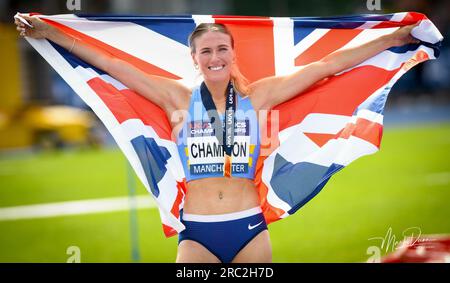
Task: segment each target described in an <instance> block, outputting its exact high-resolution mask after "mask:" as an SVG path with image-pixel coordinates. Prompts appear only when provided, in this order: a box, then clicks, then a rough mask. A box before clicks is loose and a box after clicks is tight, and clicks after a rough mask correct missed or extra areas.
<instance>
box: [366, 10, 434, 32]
mask: <svg viewBox="0 0 450 283" xmlns="http://www.w3.org/2000/svg"><path fill="white" fill-rule="evenodd" d="M427 19H428V18H427V17H426V16H425V15H424V14H421V13H416V12H408V13H406V15H405V17H404V18H403V19H402V20H401V21H399V22H396V21H384V22H381V23H379V24H377V25H375V26H373V27H372V28H393V27H401V26H407V25H412V24H415V23H417V22H419V21H422V20H427Z"/></svg>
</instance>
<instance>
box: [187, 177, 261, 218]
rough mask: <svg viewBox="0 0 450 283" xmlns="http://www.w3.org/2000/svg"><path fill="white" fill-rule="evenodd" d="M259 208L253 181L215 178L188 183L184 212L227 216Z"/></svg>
mask: <svg viewBox="0 0 450 283" xmlns="http://www.w3.org/2000/svg"><path fill="white" fill-rule="evenodd" d="M258 206H259V197H258V193H257V191H256V188H255V185H254V182H253V180H250V179H245V178H233V177H231V178H226V177H215V178H205V179H198V180H192V181H190V182H189V183H188V185H187V192H186V198H185V202H184V209H183V211H184V213H189V214H200V215H208V214H225V213H232V212H237V211H242V210H246V209H250V208H254V207H258Z"/></svg>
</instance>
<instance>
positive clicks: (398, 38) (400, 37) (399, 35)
mask: <svg viewBox="0 0 450 283" xmlns="http://www.w3.org/2000/svg"><path fill="white" fill-rule="evenodd" d="M418 25H419V23H416V24H414V25H409V26H404V27H401V28H399V29H398V30H396V31H395V32H393V33H391V34H390V40H391V41H392V46H402V45H405V44H410V43H420V40H418V39H416V38H414V37H413V36H412V35H411V31H412V29H413V28H415V27H416V26H418Z"/></svg>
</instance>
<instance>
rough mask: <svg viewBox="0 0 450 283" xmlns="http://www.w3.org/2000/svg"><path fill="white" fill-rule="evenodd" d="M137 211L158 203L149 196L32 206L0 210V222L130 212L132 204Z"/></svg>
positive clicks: (154, 206) (152, 206) (153, 206)
mask: <svg viewBox="0 0 450 283" xmlns="http://www.w3.org/2000/svg"><path fill="white" fill-rule="evenodd" d="M132 201H133V202H135V203H134V205H135V207H136V208H137V209H145V208H147V209H148V208H156V207H157V206H156V202H155V201H154V200H153V199H152V198H151V196H149V195H143V196H137V197H135V198H134V199H130V198H129V197H115V198H103V199H89V200H78V201H67V202H54V203H45V204H32V205H22V206H12V207H3V208H0V221H11V220H21V219H35V218H49V217H58V216H70V215H79V214H92V213H105V212H114V211H124V210H129V209H130V206H131V202H132Z"/></svg>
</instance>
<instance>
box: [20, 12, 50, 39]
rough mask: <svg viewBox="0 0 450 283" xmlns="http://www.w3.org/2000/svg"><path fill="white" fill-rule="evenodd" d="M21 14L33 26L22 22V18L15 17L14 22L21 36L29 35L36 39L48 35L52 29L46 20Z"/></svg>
mask: <svg viewBox="0 0 450 283" xmlns="http://www.w3.org/2000/svg"><path fill="white" fill-rule="evenodd" d="M20 16H21V17H22V18H24V19H25V20H27V22H29V23H30V24H31V25H32V26H33V27H32V28H31V27H29V26H27V25H25V24H24V23H22V22H21V21H20V20H18V19H14V23H15V24H16V26H17V27H16V29H17V30H18V31H19V32H20V35H21V36H28V37H31V38H36V39H41V38H46V37H47V34H48V32H49V31H50V26H49V25H48V24H47V23H46V22H44V21H43V20H41V19H39V18H38V17H37V16H32V17H30V16H25V15H22V14H20Z"/></svg>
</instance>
